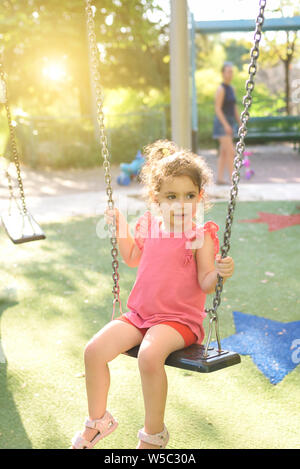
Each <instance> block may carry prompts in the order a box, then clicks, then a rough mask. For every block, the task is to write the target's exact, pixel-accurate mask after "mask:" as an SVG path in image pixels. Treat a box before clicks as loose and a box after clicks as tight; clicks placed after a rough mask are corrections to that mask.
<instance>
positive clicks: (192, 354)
mask: <svg viewBox="0 0 300 469" xmlns="http://www.w3.org/2000/svg"><path fill="white" fill-rule="evenodd" d="M204 351H205V347H204V345H197V344H192V345H190V346H189V347H186V348H184V349H181V350H177V351H176V352H172V353H171V354H170V355H169V356H168V358H167V359H166V362H165V364H166V365H169V366H174V367H176V368H182V369H184V370H190V371H197V372H199V373H211V372H213V371H217V370H221V369H222V368H227V367H228V366H232V365H237V364H238V363H240V362H241V357H240V356H239V354H238V353H236V352H230V351H228V350H222V351H221V352H219V351H218V350H217V349H215V348H213V347H209V348H208V356H207V357H204ZM138 352H139V345H138V346H136V347H133V348H131V349H130V350H128V351H127V352H125V355H128V356H129V357H134V358H137V355H138Z"/></svg>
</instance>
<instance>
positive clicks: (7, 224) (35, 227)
mask: <svg viewBox="0 0 300 469" xmlns="http://www.w3.org/2000/svg"><path fill="white" fill-rule="evenodd" d="M1 219H2V224H3V226H4V229H5V231H6V233H7V235H8V236H9V238H10V239H11V240H12V242H13V243H14V244H22V243H29V242H30V241H38V240H40V239H45V238H46V236H45V234H44V232H43V230H42V228H41V227H40V225H39V224H38V223H37V222H36V221H35V219H34V218H33V216H32V215H30V213H29V212H27V213H26V214H25V213H20V212H16V213H7V214H5V215H2V217H1Z"/></svg>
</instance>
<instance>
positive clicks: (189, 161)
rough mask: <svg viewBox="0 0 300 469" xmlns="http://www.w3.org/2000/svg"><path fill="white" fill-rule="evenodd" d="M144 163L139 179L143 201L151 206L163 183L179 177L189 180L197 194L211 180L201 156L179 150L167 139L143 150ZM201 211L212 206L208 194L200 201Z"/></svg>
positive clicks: (208, 170)
mask: <svg viewBox="0 0 300 469" xmlns="http://www.w3.org/2000/svg"><path fill="white" fill-rule="evenodd" d="M143 155H144V157H145V163H144V165H143V167H142V169H141V172H140V175H139V178H140V181H141V182H142V183H143V184H144V194H143V195H144V198H145V199H146V201H147V202H148V203H149V202H150V203H153V201H154V200H155V197H156V196H157V195H158V194H159V192H160V190H161V185H162V183H163V182H164V181H165V180H166V179H168V178H170V177H171V178H173V177H179V176H187V177H189V178H190V179H191V180H192V181H193V183H194V184H195V186H197V187H198V188H199V192H200V190H201V189H202V188H204V187H205V186H206V185H207V184H210V183H211V181H212V171H211V169H210V168H209V167H208V166H207V164H206V162H205V161H204V159H203V158H202V157H201V156H198V155H196V154H195V153H192V152H191V151H189V150H185V149H182V148H179V147H178V146H177V145H176V144H175V143H174V142H171V141H169V140H157V141H156V142H154V143H152V144H150V145H147V146H146V147H145V148H144V151H143ZM202 201H203V203H204V209H205V210H207V209H208V208H210V207H211V204H210V203H209V201H208V197H207V193H206V191H204V195H203V198H202Z"/></svg>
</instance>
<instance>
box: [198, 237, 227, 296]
mask: <svg viewBox="0 0 300 469" xmlns="http://www.w3.org/2000/svg"><path fill="white" fill-rule="evenodd" d="M196 260H197V272H198V282H199V285H200V288H201V290H202V291H203V292H204V293H207V294H209V293H213V292H214V291H215V288H216V285H217V280H218V277H217V275H218V274H219V275H221V276H222V277H223V283H224V282H225V281H226V279H227V278H229V277H231V276H232V274H233V271H234V262H233V259H232V258H231V257H224V259H221V255H220V254H218V255H217V256H216V264H215V261H214V242H213V240H212V238H211V236H210V234H209V233H205V235H204V243H203V246H202V248H200V249H197V251H196Z"/></svg>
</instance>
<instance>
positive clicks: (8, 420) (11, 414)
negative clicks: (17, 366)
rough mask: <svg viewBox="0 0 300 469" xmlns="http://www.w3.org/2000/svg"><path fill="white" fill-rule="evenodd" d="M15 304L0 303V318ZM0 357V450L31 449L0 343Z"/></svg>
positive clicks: (0, 343)
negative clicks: (11, 388)
mask: <svg viewBox="0 0 300 469" xmlns="http://www.w3.org/2000/svg"><path fill="white" fill-rule="evenodd" d="M16 304H17V303H16V302H5V303H0V318H1V316H2V314H3V312H4V311H5V310H6V309H8V308H10V307H12V306H15V305H16ZM0 345H1V357H0V389H1V394H0V448H1V449H29V448H32V445H31V441H30V440H29V438H28V436H27V433H26V430H25V428H24V425H23V423H22V419H21V417H20V415H19V412H18V410H17V407H16V404H15V401H14V397H13V394H12V392H11V391H10V389H9V378H10V377H9V373H8V372H7V367H8V363H7V359H6V356H5V350H4V347H3V344H2V342H1V334H0Z"/></svg>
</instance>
